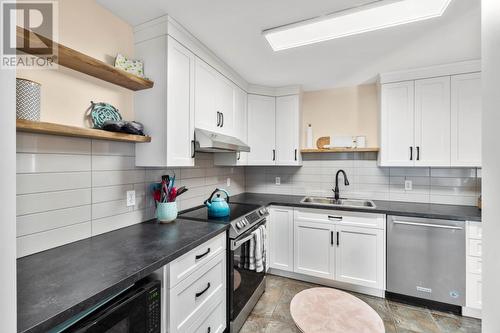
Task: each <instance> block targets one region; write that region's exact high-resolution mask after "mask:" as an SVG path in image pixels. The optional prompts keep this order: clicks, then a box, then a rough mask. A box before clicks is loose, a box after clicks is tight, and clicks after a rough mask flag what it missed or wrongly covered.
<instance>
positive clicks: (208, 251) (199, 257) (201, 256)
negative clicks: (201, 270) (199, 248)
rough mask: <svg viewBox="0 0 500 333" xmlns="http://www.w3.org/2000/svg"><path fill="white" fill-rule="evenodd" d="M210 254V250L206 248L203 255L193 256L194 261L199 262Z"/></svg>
mask: <svg viewBox="0 0 500 333" xmlns="http://www.w3.org/2000/svg"><path fill="white" fill-rule="evenodd" d="M209 253H210V248H208V250H207V252H205V253H203V254H199V255H197V256H195V257H194V258H195V260H200V259H201V258H203V257H204V256H206V255H207V254H209Z"/></svg>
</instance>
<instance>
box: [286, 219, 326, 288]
mask: <svg viewBox="0 0 500 333" xmlns="http://www.w3.org/2000/svg"><path fill="white" fill-rule="evenodd" d="M294 224H295V233H294V240H295V241H294V272H295V273H300V274H306V275H311V276H316V277H321V278H326V279H333V277H334V264H335V258H334V231H333V226H330V225H328V224H322V223H316V222H306V221H302V220H297V219H296V220H295V221H294Z"/></svg>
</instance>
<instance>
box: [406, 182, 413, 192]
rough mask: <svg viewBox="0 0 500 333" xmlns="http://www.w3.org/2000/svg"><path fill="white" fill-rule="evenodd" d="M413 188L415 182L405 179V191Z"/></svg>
mask: <svg viewBox="0 0 500 333" xmlns="http://www.w3.org/2000/svg"><path fill="white" fill-rule="evenodd" d="M412 190H413V182H412V181H411V180H405V191H412Z"/></svg>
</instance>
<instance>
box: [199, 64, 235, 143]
mask: <svg viewBox="0 0 500 333" xmlns="http://www.w3.org/2000/svg"><path fill="white" fill-rule="evenodd" d="M235 87H236V86H235V85H234V84H233V83H232V82H231V81H230V80H228V79H227V78H225V77H224V76H223V75H222V74H220V73H219V72H217V71H216V70H215V69H213V68H212V67H211V66H210V65H208V64H207V63H205V62H204V61H203V60H201V59H199V58H196V70H195V116H196V127H197V128H202V129H206V130H209V131H213V132H217V133H221V134H227V135H232V134H233V130H234V90H235Z"/></svg>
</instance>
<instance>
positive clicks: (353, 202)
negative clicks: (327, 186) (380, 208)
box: [300, 197, 377, 209]
mask: <svg viewBox="0 0 500 333" xmlns="http://www.w3.org/2000/svg"><path fill="white" fill-rule="evenodd" d="M300 203H303V204H309V205H318V206H331V207H351V208H366V209H375V208H377V206H375V203H374V202H373V201H371V200H363V199H344V198H341V199H338V200H335V198H332V197H305V198H304V199H302V200H301V201H300Z"/></svg>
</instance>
